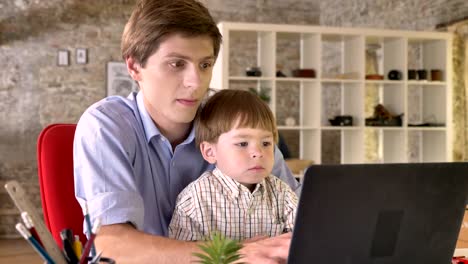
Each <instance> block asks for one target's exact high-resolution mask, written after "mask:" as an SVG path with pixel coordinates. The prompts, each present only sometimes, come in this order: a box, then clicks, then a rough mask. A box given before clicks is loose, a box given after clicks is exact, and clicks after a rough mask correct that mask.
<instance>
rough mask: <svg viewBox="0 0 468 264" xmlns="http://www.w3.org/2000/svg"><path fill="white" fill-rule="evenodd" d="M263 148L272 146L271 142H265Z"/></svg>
mask: <svg viewBox="0 0 468 264" xmlns="http://www.w3.org/2000/svg"><path fill="white" fill-rule="evenodd" d="M263 146H264V147H269V146H271V142H269V141H265V142H263Z"/></svg>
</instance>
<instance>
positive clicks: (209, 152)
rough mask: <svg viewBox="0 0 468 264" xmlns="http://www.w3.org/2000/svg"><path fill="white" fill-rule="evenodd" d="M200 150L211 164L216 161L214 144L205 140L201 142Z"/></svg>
mask: <svg viewBox="0 0 468 264" xmlns="http://www.w3.org/2000/svg"><path fill="white" fill-rule="evenodd" d="M200 152H201V154H202V156H203V158H204V159H205V160H206V161H208V162H209V163H210V164H215V163H216V151H215V149H214V144H211V143H209V142H206V141H203V142H202V143H200Z"/></svg>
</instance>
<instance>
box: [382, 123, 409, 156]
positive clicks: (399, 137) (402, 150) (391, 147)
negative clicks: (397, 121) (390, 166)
mask: <svg viewBox="0 0 468 264" xmlns="http://www.w3.org/2000/svg"><path fill="white" fill-rule="evenodd" d="M378 134H379V154H380V157H381V160H382V162H383V163H403V162H407V157H406V142H407V139H406V131H404V130H402V129H400V130H396V129H395V130H385V129H380V130H379V133H378Z"/></svg>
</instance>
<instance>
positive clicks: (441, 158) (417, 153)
mask: <svg viewBox="0 0 468 264" xmlns="http://www.w3.org/2000/svg"><path fill="white" fill-rule="evenodd" d="M446 150H447V132H446V131H430V130H411V131H409V132H408V159H409V162H446V161H448V160H447V159H448V157H449V156H448V153H447V151H446Z"/></svg>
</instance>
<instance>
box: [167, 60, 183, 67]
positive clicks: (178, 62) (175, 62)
mask: <svg viewBox="0 0 468 264" xmlns="http://www.w3.org/2000/svg"><path fill="white" fill-rule="evenodd" d="M169 65H170V66H171V67H173V68H180V67H184V66H185V62H184V61H181V60H179V61H172V62H170V63H169Z"/></svg>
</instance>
